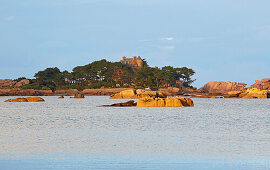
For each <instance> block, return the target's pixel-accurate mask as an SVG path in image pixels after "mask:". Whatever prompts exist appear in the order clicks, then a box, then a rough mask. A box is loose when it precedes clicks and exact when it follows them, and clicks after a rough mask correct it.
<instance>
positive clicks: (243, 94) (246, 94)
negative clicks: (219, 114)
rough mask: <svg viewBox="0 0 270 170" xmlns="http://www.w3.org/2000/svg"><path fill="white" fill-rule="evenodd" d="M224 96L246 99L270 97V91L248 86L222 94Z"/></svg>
mask: <svg viewBox="0 0 270 170" xmlns="http://www.w3.org/2000/svg"><path fill="white" fill-rule="evenodd" d="M224 98H246V99H256V98H260V99H265V98H270V92H268V91H267V90H259V89H257V88H249V89H247V90H242V91H232V92H228V94H227V95H224Z"/></svg>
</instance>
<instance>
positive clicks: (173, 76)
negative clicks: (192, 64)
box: [22, 59, 195, 90]
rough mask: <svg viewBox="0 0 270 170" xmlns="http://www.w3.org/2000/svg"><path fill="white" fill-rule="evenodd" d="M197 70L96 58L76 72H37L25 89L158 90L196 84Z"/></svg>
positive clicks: (52, 70) (76, 68)
mask: <svg viewBox="0 0 270 170" xmlns="http://www.w3.org/2000/svg"><path fill="white" fill-rule="evenodd" d="M194 74H195V72H194V71H193V70H192V69H190V68H187V67H181V68H174V67H171V66H165V67H162V68H158V67H149V66H148V64H147V63H146V62H144V66H143V67H142V68H139V69H135V70H133V69H132V68H131V67H130V66H129V65H123V64H122V63H120V62H109V61H106V60H105V59H103V60H100V61H95V62H92V63H90V64H87V65H85V66H77V67H75V68H73V70H72V72H71V73H70V72H68V71H63V72H61V71H60V70H59V69H58V68H57V67H55V68H46V69H45V70H43V71H39V72H37V73H36V74H35V76H34V77H35V79H33V80H31V83H30V84H28V85H25V86H23V87H22V88H33V89H51V90H56V89H70V88H73V89H78V90H83V89H85V88H101V87H105V88H114V87H134V88H151V89H158V88H162V87H169V86H174V87H177V86H180V84H181V83H182V84H183V86H185V87H192V86H191V84H192V83H193V82H194V81H195V80H193V79H192V78H191V77H192V76H193V75H194Z"/></svg>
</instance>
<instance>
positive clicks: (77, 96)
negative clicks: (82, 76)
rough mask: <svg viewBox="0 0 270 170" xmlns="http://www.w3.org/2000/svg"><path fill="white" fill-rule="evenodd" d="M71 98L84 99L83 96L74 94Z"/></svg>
mask: <svg viewBox="0 0 270 170" xmlns="http://www.w3.org/2000/svg"><path fill="white" fill-rule="evenodd" d="M73 98H76V99H79V98H84V94H75V95H74V97H73Z"/></svg>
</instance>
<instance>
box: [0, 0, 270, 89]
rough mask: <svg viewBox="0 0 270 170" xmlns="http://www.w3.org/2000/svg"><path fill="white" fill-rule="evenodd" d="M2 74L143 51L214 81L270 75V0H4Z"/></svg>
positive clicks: (153, 60) (157, 62) (0, 8)
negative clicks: (190, 69)
mask: <svg viewBox="0 0 270 170" xmlns="http://www.w3.org/2000/svg"><path fill="white" fill-rule="evenodd" d="M0 4H1V5H0V79H5V78H11V79H15V78H18V77H22V76H24V77H27V78H33V76H34V74H35V73H36V72H38V71H40V70H44V69H45V68H48V67H58V68H59V69H60V70H61V71H64V70H68V71H72V69H73V68H74V67H76V66H78V65H86V64H89V63H91V62H93V61H96V60H101V59H107V60H108V61H119V60H121V58H122V56H127V57H132V56H141V57H142V58H144V59H146V60H147V62H148V64H149V65H150V66H158V67H163V66H167V65H171V66H174V67H185V66H186V67H189V68H192V69H193V70H194V71H195V72H196V74H195V75H194V76H193V78H194V79H196V81H195V82H194V84H193V85H194V86H195V87H201V86H203V85H204V84H205V83H207V82H209V81H232V82H244V83H247V84H248V85H250V84H253V83H254V81H255V80H260V79H262V78H270V69H269V66H268V65H269V63H270V10H269V6H270V1H269V0H257V1H254V0H223V1H217V0H136V1H135V0H1V3H0Z"/></svg>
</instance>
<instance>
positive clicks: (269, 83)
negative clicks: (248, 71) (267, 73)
mask: <svg viewBox="0 0 270 170" xmlns="http://www.w3.org/2000/svg"><path fill="white" fill-rule="evenodd" d="M250 87H253V88H257V89H260V90H270V78H267V79H262V80H261V81H259V80H255V83H254V84H252V85H251V86H250Z"/></svg>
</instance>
